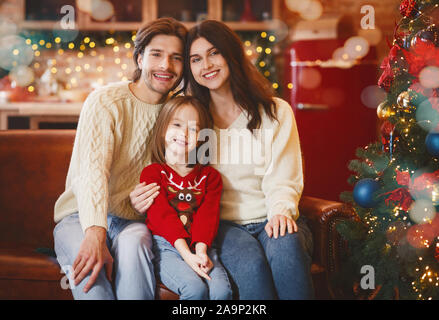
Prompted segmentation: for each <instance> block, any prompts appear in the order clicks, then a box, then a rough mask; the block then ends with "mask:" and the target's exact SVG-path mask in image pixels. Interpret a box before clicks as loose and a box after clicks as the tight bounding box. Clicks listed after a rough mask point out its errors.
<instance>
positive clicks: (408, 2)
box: [399, 0, 416, 17]
mask: <svg viewBox="0 0 439 320" xmlns="http://www.w3.org/2000/svg"><path fill="white" fill-rule="evenodd" d="M415 9H416V0H403V1H402V2H401V5H400V6H399V12H401V14H402V15H403V16H404V17H410V16H411V15H412V14H413V13H414V12H415Z"/></svg>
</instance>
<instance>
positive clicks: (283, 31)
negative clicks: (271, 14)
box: [268, 19, 289, 42]
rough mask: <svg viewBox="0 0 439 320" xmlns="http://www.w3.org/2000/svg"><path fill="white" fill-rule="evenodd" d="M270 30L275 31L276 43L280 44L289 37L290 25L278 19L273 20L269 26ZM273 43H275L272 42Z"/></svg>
mask: <svg viewBox="0 0 439 320" xmlns="http://www.w3.org/2000/svg"><path fill="white" fill-rule="evenodd" d="M268 27H269V29H271V30H274V33H275V41H277V42H280V41H282V40H284V39H285V38H286V37H287V36H288V32H289V28H288V25H287V24H286V23H285V22H283V21H281V20H278V19H273V20H272V21H270V22H269V24H268ZM271 42H273V41H271Z"/></svg>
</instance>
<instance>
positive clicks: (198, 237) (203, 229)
mask: <svg viewBox="0 0 439 320" xmlns="http://www.w3.org/2000/svg"><path fill="white" fill-rule="evenodd" d="M140 182H146V184H149V183H153V182H155V183H157V184H158V185H159V186H160V190H159V195H158V196H157V197H156V198H155V199H154V202H153V204H152V205H151V206H150V207H149V209H148V211H147V218H146V224H147V226H148V228H149V230H150V231H151V232H152V234H154V235H159V236H162V237H163V238H165V239H166V240H168V241H169V243H171V244H172V245H174V242H175V241H176V240H177V239H179V238H184V239H186V240H187V241H188V243H189V245H190V247H193V246H194V245H195V244H196V243H197V242H203V243H205V244H206V245H207V246H208V247H210V246H211V244H212V241H213V239H214V238H215V236H216V233H217V230H218V223H219V207H220V199H221V192H222V187H223V185H222V180H221V175H220V173H219V172H218V171H217V170H215V169H214V168H212V167H209V166H202V165H196V166H195V167H194V168H193V170H192V171H191V172H190V173H189V174H187V175H186V176H185V177H181V176H180V175H179V174H178V173H177V172H175V171H174V170H173V169H172V168H171V167H169V166H168V165H166V164H158V163H153V164H151V165H149V166H147V167H145V168H144V169H143V171H142V173H141V175H140Z"/></svg>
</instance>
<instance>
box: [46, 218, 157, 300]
mask: <svg viewBox="0 0 439 320" xmlns="http://www.w3.org/2000/svg"><path fill="white" fill-rule="evenodd" d="M107 223H108V230H107V246H108V248H109V251H110V253H111V255H112V256H113V260H114V263H113V274H114V277H113V282H110V281H108V279H107V277H106V275H105V268H102V269H101V271H100V273H99V276H98V278H97V280H96V282H95V283H94V285H93V286H92V287H91V289H90V290H89V291H88V292H87V293H84V292H83V288H84V287H85V285H86V284H87V282H88V280H89V278H90V275H91V272H90V273H89V274H88V275H87V276H86V277H85V278H84V279H83V280H82V281H81V282H80V283H79V284H78V285H77V286H74V284H73V281H72V280H71V275H72V271H73V270H72V266H73V262H74V261H75V259H76V256H77V255H78V252H79V247H80V245H81V242H82V240H83V239H84V233H83V231H82V228H81V225H80V223H79V217H78V214H77V213H75V214H72V215H70V216H67V217H65V218H64V219H62V220H61V221H60V222H59V223H58V224H57V225H56V226H55V229H54V231H53V235H54V240H55V252H56V256H57V260H58V262H59V264H60V266H61V268H62V269H63V271H64V272H65V273H66V275H67V277H68V279H69V283H70V289H71V290H72V293H73V297H74V298H75V299H84V300H115V299H120V300H125V299H130V300H150V299H154V294H155V286H156V282H155V277H154V267H153V264H152V259H153V257H154V256H153V253H152V236H151V233H150V231H149V230H148V229H147V227H146V225H145V224H144V223H141V222H138V221H131V220H126V219H122V218H119V217H116V216H112V215H108V218H107Z"/></svg>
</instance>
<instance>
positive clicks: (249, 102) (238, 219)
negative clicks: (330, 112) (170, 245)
mask: <svg viewBox="0 0 439 320" xmlns="http://www.w3.org/2000/svg"><path fill="white" fill-rule="evenodd" d="M184 61H185V62H184V63H185V73H186V74H185V80H186V81H185V84H186V88H185V89H186V94H191V95H194V96H196V97H197V98H198V99H200V100H201V102H202V103H203V104H204V105H206V106H209V107H208V108H209V112H210V114H211V116H212V119H213V122H214V129H215V132H216V138H217V139H216V140H217V148H216V150H215V152H213V153H212V157H211V159H210V163H211V165H212V166H213V167H214V168H215V169H217V170H218V171H219V172H220V173H221V175H222V180H223V194H222V198H221V207H220V218H221V222H220V225H219V229H218V235H217V238H216V240H215V244H214V245H215V246H216V247H217V248H218V249H219V257H220V260H221V261H222V263H223V265H224V267H225V268H226V270H227V271H228V273H229V276H230V280H231V282H232V284H233V285H234V286H235V289H236V291H235V292H236V294H237V295H238V296H239V298H240V299H243V300H262V299H277V298H279V299H311V298H313V297H314V293H313V287H312V279H311V274H310V266H311V251H312V249H311V248H312V236H311V233H310V231H309V229H308V227H307V225H306V222H305V220H304V217H299V212H298V203H299V199H300V196H301V193H302V189H303V176H302V162H301V151H300V144H299V137H298V132H297V127H296V123H295V119H294V114H293V112H292V109H291V106H290V105H289V104H288V103H287V102H285V101H284V100H282V99H279V98H274V97H273V93H272V91H271V87H270V84H269V83H268V81H266V79H265V78H264V77H263V76H262V75H261V74H260V73H259V72H258V71H257V69H256V68H255V67H254V66H253V65H252V63H251V62H250V61H249V60H248V59H247V58H246V55H245V51H244V48H243V46H242V43H241V41H240V39H239V37H238V36H237V35H236V34H235V33H234V32H233V31H232V30H231V29H230V28H228V27H227V26H226V25H225V24H223V23H221V22H218V21H213V20H206V21H203V22H201V23H200V24H198V25H197V26H195V27H193V28H192V29H191V30H189V32H188V36H187V42H186V46H185V57H184ZM257 130H259V131H257ZM262 136H264V137H262ZM267 137H268V138H267ZM241 138H244V139H245V138H247V139H250V140H247V143H245V144H241V147H248V146H249V145H251V146H259V147H260V150H268V151H269V152H266V153H265V156H264V161H262V163H261V161H259V162H258V161H250V162H249V161H248V158H247V159H244V160H243V159H241V158H245V157H246V156H247V155H248V154H247V153H246V152H244V151H242V149H241V150H240V151H239V153H240V154H239V157H238V158H239V159H238V161H229V158H230V155H232V158H233V155H234V153H233V149H234V147H235V146H234V145H233V143H234V142H236V141H239V139H241ZM230 141H232V143H230ZM267 146H269V148H268V149H267ZM235 152H236V149H235ZM235 156H236V154H235ZM235 160H236V157H235ZM133 206H134V207H136V202H135V201H133Z"/></svg>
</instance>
